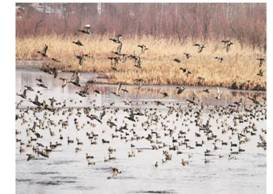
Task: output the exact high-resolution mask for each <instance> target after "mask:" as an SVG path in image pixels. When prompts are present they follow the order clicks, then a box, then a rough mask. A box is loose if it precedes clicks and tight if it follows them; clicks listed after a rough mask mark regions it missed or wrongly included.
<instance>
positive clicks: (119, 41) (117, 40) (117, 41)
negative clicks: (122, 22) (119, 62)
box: [109, 34, 122, 43]
mask: <svg viewBox="0 0 273 194" xmlns="http://www.w3.org/2000/svg"><path fill="white" fill-rule="evenodd" d="M121 38H122V35H121V34H118V35H117V36H115V37H113V38H110V39H109V40H111V41H113V42H114V43H121Z"/></svg>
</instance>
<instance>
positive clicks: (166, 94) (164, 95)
mask: <svg viewBox="0 0 273 194" xmlns="http://www.w3.org/2000/svg"><path fill="white" fill-rule="evenodd" d="M161 94H162V95H163V97H164V98H165V97H168V96H169V95H168V93H167V92H161Z"/></svg>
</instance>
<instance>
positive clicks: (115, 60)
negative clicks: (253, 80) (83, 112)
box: [37, 24, 265, 79]
mask: <svg viewBox="0 0 273 194" xmlns="http://www.w3.org/2000/svg"><path fill="white" fill-rule="evenodd" d="M78 32H81V33H83V34H87V35H91V34H92V31H91V28H90V25H89V24H87V25H85V26H84V28H83V29H79V30H78ZM109 40H110V41H112V42H113V43H114V44H116V45H117V48H116V50H115V51H112V55H111V56H108V57H107V58H108V59H109V60H110V64H111V69H112V70H113V71H118V69H117V66H118V64H119V63H125V62H127V60H128V59H131V60H132V61H133V63H134V66H135V67H136V68H142V59H141V55H142V54H144V53H145V52H146V51H147V50H148V47H147V46H146V45H144V44H139V45H137V47H138V48H139V49H140V52H139V54H135V51H134V53H133V54H128V53H123V52H122V47H123V42H122V35H121V34H118V35H117V36H115V37H113V38H110V39H109ZM72 43H73V44H75V45H77V46H79V47H84V44H83V43H82V42H81V41H80V40H77V41H72ZM221 43H222V44H224V48H225V50H226V52H229V51H230V48H231V46H232V45H234V43H233V42H232V41H231V40H222V41H221ZM193 46H194V47H197V49H198V50H197V53H198V54H199V53H202V52H203V50H204V49H205V48H206V45H205V44H203V43H195V44H194V45H193ZM47 50H48V45H47V44H45V46H44V48H43V49H42V50H41V51H37V53H39V54H40V55H41V56H42V57H45V58H48V55H47ZM184 56H185V59H186V60H189V59H190V58H192V57H193V54H191V53H187V52H184ZM75 57H76V58H77V59H78V64H79V67H82V66H83V63H84V61H85V60H86V58H90V57H91V56H90V54H87V53H84V52H83V51H81V52H80V53H79V54H77V55H75ZM50 59H51V60H52V61H54V62H57V63H60V62H61V61H60V60H59V59H56V58H54V57H52V58H50ZM214 59H215V60H217V61H218V62H219V63H222V62H223V61H224V57H223V56H215V57H214ZM256 60H257V61H259V63H258V64H259V71H258V73H257V74H256V75H257V76H260V77H263V76H264V71H263V69H262V65H263V64H264V62H265V58H264V57H258V58H257V59H256ZM173 61H174V62H176V63H181V62H182V60H181V59H179V58H174V59H173ZM179 69H180V70H181V71H182V73H184V74H185V75H186V77H188V76H189V75H191V74H192V72H191V71H190V70H189V69H187V68H184V67H180V68H179ZM203 79H204V78H203Z"/></svg>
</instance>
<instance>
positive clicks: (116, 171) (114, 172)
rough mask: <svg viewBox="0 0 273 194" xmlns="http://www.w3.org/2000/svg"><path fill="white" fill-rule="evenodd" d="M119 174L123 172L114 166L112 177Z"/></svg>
mask: <svg viewBox="0 0 273 194" xmlns="http://www.w3.org/2000/svg"><path fill="white" fill-rule="evenodd" d="M118 174H121V171H120V170H119V169H117V168H112V177H114V176H117V175H118Z"/></svg>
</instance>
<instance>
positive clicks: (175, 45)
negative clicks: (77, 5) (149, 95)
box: [16, 35, 266, 90]
mask: <svg viewBox="0 0 273 194" xmlns="http://www.w3.org/2000/svg"><path fill="white" fill-rule="evenodd" d="M110 37H111V36H106V35H105V36H78V37H77V36H66V37H64V36H57V35H47V36H38V37H27V38H17V39H16V60H44V61H45V63H48V64H50V65H51V66H54V67H56V68H58V69H61V70H63V71H75V70H76V71H89V72H98V73H103V74H105V75H107V77H108V81H109V82H110V83H118V82H123V83H128V84H134V83H136V82H137V81H136V80H137V79H142V80H143V83H145V84H184V85H202V86H224V87H231V88H240V89H257V90H265V88H266V76H265V73H264V76H258V75H257V73H258V72H259V70H260V69H262V71H264V72H266V65H265V64H263V66H262V67H259V61H257V58H258V57H265V53H264V52H263V51H261V50H260V49H257V48H254V49H253V48H252V47H250V46H247V45H244V46H242V45H241V44H240V43H239V42H238V41H235V40H233V42H234V45H232V46H231V49H230V51H229V52H226V50H225V48H224V44H223V43H221V42H220V41H216V40H210V41H205V42H202V43H204V44H205V46H206V48H205V49H204V50H203V52H201V53H198V52H197V51H198V49H197V48H196V47H194V46H193V44H194V43H196V42H201V41H199V40H194V41H193V40H186V41H184V42H183V44H182V43H181V42H180V41H178V40H177V39H160V38H154V37H149V36H143V37H133V38H132V37H130V38H126V37H125V38H123V48H122V53H126V54H136V55H140V56H141V59H142V68H141V69H139V68H136V67H135V66H134V62H133V61H131V60H126V62H124V63H119V64H118V65H117V71H113V70H112V69H111V64H110V60H109V59H108V57H109V56H112V55H113V53H112V51H115V50H116V47H117V45H116V44H115V43H113V42H111V41H110V40H109V38H110ZM76 40H80V41H81V42H82V43H83V44H84V46H83V47H79V46H77V45H75V44H72V41H76ZM44 44H47V45H48V47H49V48H48V55H49V57H54V58H57V59H59V60H61V62H60V63H56V62H53V61H52V60H50V59H44V58H42V57H41V56H40V55H39V54H38V53H37V51H38V50H41V49H42V48H43V46H44ZM138 44H145V45H146V46H147V47H148V48H149V49H148V50H147V51H146V52H145V53H144V54H140V48H138V47H137V45H138ZM81 51H83V52H84V53H88V54H90V56H91V57H90V58H87V59H86V61H84V64H83V66H82V67H79V65H78V60H77V58H76V57H75V55H76V54H78V53H79V52H81ZM184 52H187V53H190V54H191V55H192V57H191V58H190V59H186V58H185V56H184V54H183V53H184ZM216 56H221V57H223V58H224V60H223V62H222V63H220V62H219V61H217V60H216V59H214V57H216ZM174 58H178V59H180V60H181V63H176V62H174ZM180 67H183V68H187V69H188V70H190V71H191V72H192V74H191V75H189V76H186V75H185V74H184V73H183V72H182V71H181V70H180V69H179V68H180ZM201 78H204V79H201Z"/></svg>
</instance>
